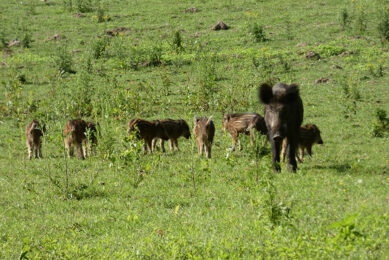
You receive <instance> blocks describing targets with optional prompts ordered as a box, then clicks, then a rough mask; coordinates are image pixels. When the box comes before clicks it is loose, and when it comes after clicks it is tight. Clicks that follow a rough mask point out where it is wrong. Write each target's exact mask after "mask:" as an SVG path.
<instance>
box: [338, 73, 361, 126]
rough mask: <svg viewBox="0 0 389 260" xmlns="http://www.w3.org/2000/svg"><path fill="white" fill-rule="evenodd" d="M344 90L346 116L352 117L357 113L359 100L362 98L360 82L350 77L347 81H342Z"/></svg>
mask: <svg viewBox="0 0 389 260" xmlns="http://www.w3.org/2000/svg"><path fill="white" fill-rule="evenodd" d="M341 85H342V90H343V97H342V99H343V106H344V117H345V118H348V119H352V118H353V117H354V116H355V115H356V114H357V101H360V100H361V93H360V91H359V89H358V84H357V83H355V82H353V80H352V79H349V80H348V81H347V82H346V81H344V80H342V81H341Z"/></svg>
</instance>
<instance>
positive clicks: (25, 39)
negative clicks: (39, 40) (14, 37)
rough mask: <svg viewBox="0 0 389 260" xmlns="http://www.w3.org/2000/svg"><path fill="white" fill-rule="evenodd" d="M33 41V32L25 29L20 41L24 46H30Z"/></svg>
mask: <svg viewBox="0 0 389 260" xmlns="http://www.w3.org/2000/svg"><path fill="white" fill-rule="evenodd" d="M32 42H33V40H32V35H31V33H30V32H28V31H25V32H24V34H23V37H22V40H21V41H20V43H21V45H22V46H23V47H24V48H30V47H31V43H32Z"/></svg>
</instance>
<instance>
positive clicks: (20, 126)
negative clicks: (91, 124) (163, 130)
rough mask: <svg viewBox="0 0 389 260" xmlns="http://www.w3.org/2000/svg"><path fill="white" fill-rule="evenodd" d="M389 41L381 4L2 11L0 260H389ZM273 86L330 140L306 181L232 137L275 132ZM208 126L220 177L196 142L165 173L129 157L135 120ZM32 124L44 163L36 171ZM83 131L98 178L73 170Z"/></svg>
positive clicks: (178, 4) (156, 1)
mask: <svg viewBox="0 0 389 260" xmlns="http://www.w3.org/2000/svg"><path fill="white" fill-rule="evenodd" d="M190 7H196V8H197V12H185V10H186V9H187V8H190ZM81 13H82V14H83V15H79V14H81ZM80 16H82V17H80ZM385 19H386V20H385ZM99 20H100V21H99ZM219 20H222V21H224V22H225V23H226V24H227V25H229V26H230V27H231V28H230V29H229V30H225V31H213V30H211V28H212V26H213V25H215V24H216V23H217V22H218V21H219ZM385 21H387V23H385ZM385 24H386V25H385ZM256 25H257V26H256ZM255 27H256V29H254V28H255ZM116 28H122V29H121V30H118V32H117V33H112V30H114V29H116ZM378 28H381V29H378ZM107 31H108V33H107ZM385 32H386V33H387V36H388V38H389V34H388V32H389V5H388V2H387V1H384V0H373V1H363V0H355V1H354V0H352V1H340V0H329V1H318V0H313V1H291V0H281V1H269V0H263V1H260V0H257V1H255V0H248V1H242V0H237V1H204V0H201V1H171V0H167V1H161V0H153V1H138V0H127V1H118V0H113V1H100V2H99V1H97V0H96V1H88V0H73V1H72V0H63V1H62V0H48V1H46V2H44V1H38V0H32V1H7V0H0V47H1V51H2V53H1V56H0V57H1V58H0V60H1V64H0V79H1V87H0V90H1V96H0V166H1V167H0V259H15V258H20V259H27V258H28V259H33V258H36V259H41V258H43V259H54V258H55V259H57V258H67V259H75V258H88V259H89V258H93V259H96V258H97V259H99V258H112V259H116V258H150V259H155V258H190V259H192V258H196V259H200V258H217V259H223V258H230V259H236V258H244V259H251V258H270V257H271V258H277V259H278V258H327V259H328V258H374V259H385V258H387V257H388V255H389V251H388V248H389V215H388V209H389V203H388V202H389V189H388V184H389V175H388V172H389V149H388V147H389V139H388V133H387V131H386V132H385V130H384V128H383V127H382V129H381V130H382V131H381V134H382V136H383V137H374V136H373V129H374V127H375V126H377V118H376V113H377V109H382V110H384V111H386V112H387V113H388V112H389V91H388V81H389V75H388V73H389V45H388V40H389V39H385ZM55 34H59V36H60V37H59V39H57V40H52V39H50V37H52V36H54V35H55ZM109 34H111V35H112V34H115V35H114V36H111V35H109ZM13 40H19V41H20V46H12V47H8V44H9V43H10V42H12V41H13ZM309 51H311V52H314V53H317V54H319V55H320V59H315V58H309V57H306V55H307V52H309ZM74 72H75V73H74ZM319 79H321V81H323V82H324V83H319V82H318V80H319ZM265 81H271V82H278V81H282V82H286V83H297V84H298V85H299V86H300V93H301V97H302V99H303V103H304V110H305V112H304V124H305V123H314V124H316V125H318V126H319V128H320V130H321V132H322V138H323V140H324V145H323V146H319V145H317V146H314V148H313V150H314V155H313V158H312V159H307V160H306V161H305V162H304V163H303V164H299V165H298V166H299V170H298V171H297V173H296V174H292V173H289V172H287V171H286V170H285V168H286V165H284V164H283V165H282V169H283V170H282V172H281V173H273V171H272V167H271V154H270V146H269V144H268V143H267V142H265V141H264V138H263V137H262V139H260V138H257V144H256V146H257V147H259V148H261V150H262V151H263V153H261V154H260V156H259V159H258V164H257V163H256V155H255V149H254V148H253V147H252V146H250V144H249V141H248V138H247V137H241V139H242V143H243V150H242V151H235V152H230V150H229V148H231V145H232V144H231V138H230V137H229V136H228V135H227V134H225V133H223V132H222V130H221V119H222V116H223V114H224V113H230V112H257V113H260V114H262V115H263V105H261V104H260V103H259V101H258V99H257V91H256V90H257V87H258V86H259V85H260V84H261V83H262V82H265ZM211 115H212V116H213V119H214V122H215V125H216V135H215V142H214V145H213V151H212V152H213V154H212V155H213V158H212V159H211V160H208V159H206V158H205V157H204V156H203V157H199V156H198V155H197V148H196V145H195V140H194V138H193V137H192V138H191V139H190V140H186V139H180V140H179V145H180V149H181V151H179V152H170V151H169V149H167V153H165V154H163V153H161V152H155V153H154V154H152V155H143V154H142V152H141V144H139V143H138V144H136V143H133V142H129V141H128V140H126V126H127V122H128V121H129V120H130V119H131V118H135V117H141V118H145V119H157V118H158V119H162V118H166V117H170V118H182V119H185V120H187V122H188V123H189V125H190V127H191V128H192V127H193V123H192V121H193V117H194V116H211ZM34 118H37V119H39V120H40V121H42V122H45V123H46V126H47V134H46V135H45V136H44V140H43V156H44V158H43V159H38V160H35V159H34V160H31V161H28V160H27V148H26V145H25V136H24V131H25V126H26V125H27V124H28V123H29V122H30V121H31V120H32V119H34ZM73 118H83V119H88V120H92V121H95V122H99V124H100V132H101V133H100V134H101V136H100V137H99V145H98V148H97V155H95V156H92V157H89V158H87V159H86V160H84V161H81V160H77V159H66V158H65V156H64V144H63V129H64V126H65V124H66V122H67V121H68V120H69V119H73ZM378 125H379V124H378ZM379 130H380V129H379ZM193 177H194V178H193ZM194 182H195V187H194Z"/></svg>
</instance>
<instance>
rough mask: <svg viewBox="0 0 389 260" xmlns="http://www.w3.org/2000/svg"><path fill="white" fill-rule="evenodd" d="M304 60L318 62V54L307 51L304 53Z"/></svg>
mask: <svg viewBox="0 0 389 260" xmlns="http://www.w3.org/2000/svg"><path fill="white" fill-rule="evenodd" d="M305 58H307V59H311V60H320V58H321V57H320V55H319V53H316V52H313V51H307V52H306V53H305Z"/></svg>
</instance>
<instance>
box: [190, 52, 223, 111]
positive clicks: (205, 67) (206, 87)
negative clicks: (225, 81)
mask: <svg viewBox="0 0 389 260" xmlns="http://www.w3.org/2000/svg"><path fill="white" fill-rule="evenodd" d="M216 80H217V75H216V57H215V56H211V57H208V56H205V55H204V56H201V57H200V58H199V59H198V66H197V83H198V88H197V91H196V94H195V96H194V98H195V100H194V103H195V104H196V108H197V109H200V110H203V111H207V110H208V109H209V108H210V102H211V101H212V100H213V98H214V95H215V94H216V93H217V88H216Z"/></svg>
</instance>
